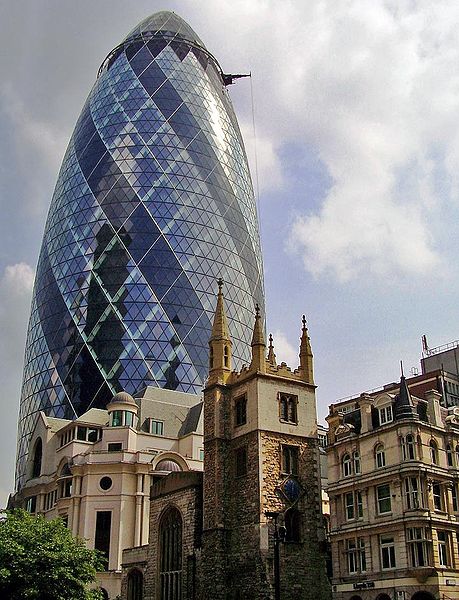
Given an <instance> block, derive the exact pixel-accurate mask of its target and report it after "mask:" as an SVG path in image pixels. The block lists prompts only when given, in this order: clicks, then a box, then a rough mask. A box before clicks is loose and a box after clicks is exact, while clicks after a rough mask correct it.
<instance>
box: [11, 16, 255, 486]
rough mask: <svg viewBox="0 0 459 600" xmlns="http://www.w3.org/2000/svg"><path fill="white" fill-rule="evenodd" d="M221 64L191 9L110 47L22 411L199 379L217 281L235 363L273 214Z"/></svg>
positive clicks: (57, 244)
mask: <svg viewBox="0 0 459 600" xmlns="http://www.w3.org/2000/svg"><path fill="white" fill-rule="evenodd" d="M225 83H227V80H226V79H225V78H224V77H223V73H222V70H221V68H220V66H219V64H218V63H217V61H216V59H215V58H214V57H213V56H212V55H211V54H210V53H209V52H208V51H207V50H206V48H205V46H204V44H203V43H202V42H201V40H200V39H199V38H198V36H197V35H196V34H195V33H194V31H193V30H192V29H191V28H190V27H189V26H188V25H187V24H186V23H185V22H184V21H183V20H182V19H180V18H179V17H178V16H177V15H175V14H173V13H170V12H160V13H157V14H155V15H153V16H151V17H149V18H147V19H145V20H144V21H142V22H141V23H140V24H139V25H138V26H137V27H136V28H135V29H134V30H133V31H132V32H131V33H130V34H129V35H128V36H127V37H126V39H125V40H124V41H123V42H122V43H121V44H120V45H119V46H117V47H116V48H115V49H114V50H113V51H112V52H111V53H110V54H109V55H108V57H107V58H106V59H105V61H104V63H103V64H102V67H101V69H100V71H99V74H98V78H97V81H96V83H95V85H94V87H93V89H92V91H91V93H90V94H89V97H88V99H87V101H86V103H85V105H84V107H83V110H82V113H81V115H80V117H79V119H78V122H77V124H76V127H75V131H74V133H73V135H72V138H71V140H70V143H69V146H68V149H67V151H66V154H65V157H64V160H63V163H62V167H61V170H60V173H59V177H58V181H57V184H56V189H55V192H54V196H53V199H52V203H51V207H50V211H49V215H48V220H47V223H46V228H45V233H44V239H43V245H42V248H41V253H40V258H39V263H38V270H37V275H36V280H35V288H34V294H33V301H32V311H31V317H30V323H29V330H28V337H27V345H26V355H25V367H24V380H23V388H22V398H21V407H20V418H19V419H20V420H19V442H18V471H17V475H18V480H17V482H18V484H19V485H20V484H21V480H22V478H23V477H24V474H25V468H26V459H27V453H28V439H29V437H30V433H31V431H32V429H33V427H34V425H35V423H36V419H37V416H38V411H40V410H43V411H45V412H46V414H47V415H49V416H55V417H63V418H74V417H76V416H79V415H81V414H82V413H84V412H85V411H86V410H88V409H89V408H91V407H100V408H102V407H105V405H106V404H107V402H108V401H109V400H110V398H111V397H112V396H113V394H114V393H116V392H118V391H120V390H126V391H127V392H129V393H131V394H135V393H136V392H138V391H139V390H140V389H142V388H144V387H145V386H147V385H152V386H159V387H163V388H168V389H176V390H182V391H184V392H200V390H201V389H202V386H203V383H204V380H205V377H206V374H207V368H208V340H209V336H210V329H211V320H212V317H213V311H214V308H215V301H216V300H215V299H216V292H217V284H216V282H217V279H218V278H219V277H222V278H223V279H224V281H225V300H226V308H227V314H228V318H229V325H230V328H231V335H232V337H233V345H234V352H233V358H234V363H235V365H236V367H240V366H241V364H242V363H246V362H249V360H250V352H249V350H250V339H251V329H252V324H253V313H254V305H255V303H258V304H259V305H260V306H261V308H262V310H263V306H264V298H263V274H262V259H261V251H260V241H259V233H258V222H257V214H256V206H255V201H254V194H253V189H252V184H251V180H250V174H249V169H248V165H247V158H246V154H245V150H244V146H243V142H242V138H241V134H240V131H239V127H238V124H237V120H236V116H235V114H234V111H233V108H232V105H231V101H230V99H229V97H228V94H227V91H226V87H225Z"/></svg>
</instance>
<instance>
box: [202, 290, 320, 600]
mask: <svg viewBox="0 0 459 600" xmlns="http://www.w3.org/2000/svg"><path fill="white" fill-rule="evenodd" d="M272 342H273V340H272V337H271V336H270V343H269V348H268V353H267V348H266V343H265V340H264V335H263V325H262V318H261V315H260V314H259V309H258V307H257V310H256V315H255V324H254V329H253V337H252V360H251V363H250V366H248V367H244V368H243V369H242V370H241V371H240V372H235V371H232V370H231V350H232V343H231V337H230V332H229V331H228V325H227V319H226V315H225V308H224V299H223V293H222V281H221V280H220V281H219V293H218V300H217V308H216V312H215V318H214V323H213V329H212V335H211V338H210V342H209V345H210V365H209V378H208V382H207V386H206V388H205V391H204V489H203V532H202V557H201V558H202V559H201V574H200V584H201V585H200V588H201V595H202V598H203V599H206V600H227V599H241V600H242V599H244V600H245V599H253V600H255V599H260V600H261V599H266V600H268V599H272V598H279V597H281V598H282V599H283V600H294V599H295V600H296V599H300V598H301V599H302V600H308V599H310V600H313V599H314V600H318V599H321V598H323V599H325V598H329V597H330V590H329V585H328V581H327V578H326V570H325V556H324V543H323V541H324V535H323V530H322V518H321V503H320V484H319V482H320V477H319V464H318V458H319V454H318V445H317V422H316V403H315V385H314V381H313V366H312V359H313V357H312V352H311V346H310V341H309V337H308V331H307V328H306V321H305V319H304V317H303V329H302V335H301V345H300V354H299V357H300V365H299V367H298V369H295V370H294V371H292V370H291V369H290V368H289V367H287V365H286V364H285V363H281V364H280V365H277V364H276V356H275V354H274V348H273V343H272ZM266 356H267V358H266ZM276 554H277V559H276Z"/></svg>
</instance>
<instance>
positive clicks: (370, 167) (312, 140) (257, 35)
mask: <svg viewBox="0 0 459 600" xmlns="http://www.w3.org/2000/svg"><path fill="white" fill-rule="evenodd" d="M213 9H214V10H215V13H216V14H217V13H218V14H219V15H220V16H219V18H220V19H221V18H222V16H223V19H224V20H225V19H226V18H227V19H228V22H231V23H232V29H231V38H232V39H233V41H234V46H233V51H232V63H233V64H242V65H244V66H245V65H246V64H247V60H250V61H251V63H250V64H248V65H247V67H248V68H250V69H251V70H252V72H253V73H254V74H255V75H256V81H257V85H259V86H260V87H258V88H257V90H256V92H257V98H256V100H257V105H256V115H257V133H258V137H259V139H260V140H262V142H260V143H259V147H260V148H261V151H260V154H261V155H262V158H260V160H259V163H260V164H261V165H262V167H260V168H259V173H260V181H261V180H262V179H264V178H265V177H266V180H265V182H264V183H263V182H261V184H260V188H261V190H262V191H263V189H266V187H267V186H274V187H279V185H281V184H282V176H281V171H280V168H281V165H280V162H279V161H280V159H279V155H276V151H277V150H278V149H281V148H282V147H283V146H285V145H288V144H289V143H296V144H297V143H305V144H307V145H308V147H313V148H316V149H317V153H318V157H319V158H320V160H321V162H322V164H323V165H325V167H326V169H327V170H328V173H329V175H330V176H331V178H332V180H333V186H332V187H331V189H330V190H329V191H328V193H327V194H326V196H325V197H324V198H323V200H322V203H321V205H320V206H318V207H317V205H315V206H314V207H312V206H311V200H310V199H309V198H307V197H305V198H304V207H303V209H302V210H300V213H299V214H298V215H297V217H296V219H295V220H294V223H293V226H292V231H291V238H290V248H293V249H294V250H295V251H296V252H297V253H298V254H299V255H300V256H301V257H302V259H303V262H304V265H305V268H306V269H307V270H308V271H310V272H312V273H314V274H316V275H320V274H327V275H329V274H332V275H334V276H336V277H337V278H338V279H340V280H345V279H351V278H355V277H359V276H361V275H363V274H364V275H365V276H367V277H368V276H371V275H372V274H375V275H378V276H379V275H380V274H381V273H385V274H387V275H404V274H408V275H412V276H416V277H421V276H426V275H427V276H430V275H431V274H432V273H433V272H438V271H440V270H443V271H445V270H446V268H447V267H446V266H445V264H444V262H445V260H446V259H445V256H443V255H442V254H441V253H440V250H439V244H438V243H437V242H438V239H439V238H440V237H441V235H442V233H441V228H440V227H438V228H437V230H434V229H433V227H432V215H433V214H434V213H436V214H438V213H439V212H440V211H441V205H442V203H443V202H448V201H451V200H452V201H454V202H457V200H458V195H459V170H458V169H457V164H458V162H459V130H458V128H457V124H456V120H457V114H458V112H459V95H458V94H457V89H458V87H459V72H458V70H457V64H458V63H459V38H458V37H457V28H458V25H459V5H458V4H457V3H456V2H453V1H445V2H443V3H441V5H439V4H438V3H431V2H427V1H421V2H409V1H403V0H402V1H401V0H393V1H387V0H372V1H368V0H349V1H348V2H345V3H336V2H335V1H334V0H323V1H320V2H319V1H311V2H307V3H303V2H295V1H290V2H282V3H279V2H270V1H268V0H265V1H263V0H259V1H258V2H254V3H244V2H240V3H237V17H235V14H236V10H235V7H234V3H231V5H230V4H229V2H226V1H224V2H219V3H215V5H214V6H213ZM255 15H256V17H255ZM215 17H216V15H215ZM234 36H236V38H235V39H234ZM209 47H211V44H210V43H209ZM248 57H249V58H248ZM254 81H255V80H254ZM245 118H246V119H247V122H248V121H249V119H248V117H245ZM246 129H249V128H245V130H246ZM245 133H246V137H247V131H245ZM248 145H249V144H248ZM263 153H265V156H263ZM439 170H440V171H442V172H444V174H445V177H446V178H448V185H449V186H450V189H451V194H452V195H451V197H448V198H446V197H439V196H438V192H437V190H436V188H435V172H436V171H439ZM272 174H274V177H273V181H272V182H271V178H272ZM440 265H441V269H440V268H439V266H440Z"/></svg>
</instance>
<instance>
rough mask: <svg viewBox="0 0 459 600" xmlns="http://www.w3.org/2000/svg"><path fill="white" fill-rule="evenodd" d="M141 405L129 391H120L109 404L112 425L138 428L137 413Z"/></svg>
mask: <svg viewBox="0 0 459 600" xmlns="http://www.w3.org/2000/svg"><path fill="white" fill-rule="evenodd" d="M138 410H139V407H138V406H137V404H136V401H135V400H134V398H133V397H132V396H131V394H128V393H127V392H118V393H117V394H115V395H114V396H113V398H112V399H111V400H110V402H109V403H108V404H107V411H108V416H109V425H110V427H133V428H134V429H136V428H137V413H138Z"/></svg>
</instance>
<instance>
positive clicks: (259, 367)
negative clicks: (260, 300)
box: [250, 304, 266, 373]
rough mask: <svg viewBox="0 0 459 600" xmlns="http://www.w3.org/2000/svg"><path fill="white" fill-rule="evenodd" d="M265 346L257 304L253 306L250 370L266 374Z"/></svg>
mask: <svg viewBox="0 0 459 600" xmlns="http://www.w3.org/2000/svg"><path fill="white" fill-rule="evenodd" d="M265 352H266V344H265V337H264V334H263V325H262V322H261V316H260V307H259V306H258V304H257V305H256V306H255V324H254V326H253V335H252V362H251V363H250V368H251V369H255V370H256V371H261V372H262V373H264V372H266V359H265Z"/></svg>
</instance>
